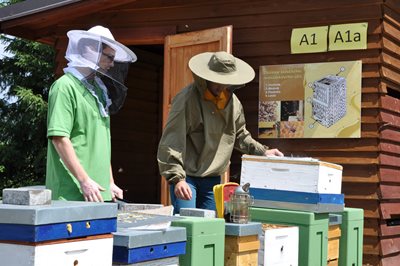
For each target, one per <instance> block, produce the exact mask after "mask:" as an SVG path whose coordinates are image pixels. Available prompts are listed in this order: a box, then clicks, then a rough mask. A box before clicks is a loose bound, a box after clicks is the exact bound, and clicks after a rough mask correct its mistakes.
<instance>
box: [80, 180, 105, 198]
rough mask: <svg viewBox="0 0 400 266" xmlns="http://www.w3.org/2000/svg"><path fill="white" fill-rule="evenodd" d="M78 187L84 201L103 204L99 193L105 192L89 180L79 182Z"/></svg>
mask: <svg viewBox="0 0 400 266" xmlns="http://www.w3.org/2000/svg"><path fill="white" fill-rule="evenodd" d="M80 186H81V190H82V193H83V198H84V199H85V201H94V202H103V197H102V196H101V194H100V191H105V189H104V188H103V187H101V186H100V185H99V184H97V183H96V182H95V181H93V180H92V179H91V178H87V179H85V180H84V181H82V182H80Z"/></svg>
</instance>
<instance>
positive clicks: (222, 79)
mask: <svg viewBox="0 0 400 266" xmlns="http://www.w3.org/2000/svg"><path fill="white" fill-rule="evenodd" d="M213 54H214V53H211V52H206V53H201V54H198V55H195V56H193V57H192V58H191V59H190V60H189V68H190V70H191V71H192V72H193V73H194V74H196V75H197V76H199V77H201V78H203V79H205V80H208V81H212V82H215V83H219V84H226V85H241V84H245V83H248V82H250V81H252V80H253V79H254V77H255V72H254V70H253V68H252V67H251V66H250V65H249V64H247V63H246V62H244V61H243V60H241V59H239V58H237V57H235V62H236V71H235V72H231V73H221V72H215V71H212V70H210V68H209V67H208V62H209V61H210V58H211V56H212V55H213Z"/></svg>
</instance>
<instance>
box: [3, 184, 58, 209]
mask: <svg viewBox="0 0 400 266" xmlns="http://www.w3.org/2000/svg"><path fill="white" fill-rule="evenodd" d="M3 204H12V205H29V206H32V205H49V204H51V190H50V189H43V188H33V187H30V188H28V187H22V188H5V189H3Z"/></svg>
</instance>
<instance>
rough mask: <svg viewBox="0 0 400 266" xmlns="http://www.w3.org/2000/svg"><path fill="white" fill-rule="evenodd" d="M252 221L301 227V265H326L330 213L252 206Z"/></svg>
mask: <svg viewBox="0 0 400 266" xmlns="http://www.w3.org/2000/svg"><path fill="white" fill-rule="evenodd" d="M250 213H251V219H252V221H257V222H262V223H268V224H282V225H293V226H298V227H299V266H310V265H313V266H318V265H320V266H322V265H323V266H326V261H327V253H328V224H329V215H328V213H313V212H302V211H291V210H280V209H267V208H250Z"/></svg>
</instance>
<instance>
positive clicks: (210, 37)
mask: <svg viewBox="0 0 400 266" xmlns="http://www.w3.org/2000/svg"><path fill="white" fill-rule="evenodd" d="M216 51H227V52H230V53H231V52H232V26H225V27H221V28H215V29H207V30H202V31H195V32H188V33H183V34H176V35H169V36H167V37H166V38H165V44H164V90H163V107H162V110H163V115H162V119H163V127H164V126H165V123H166V122H167V118H168V112H169V110H170V108H171V102H172V99H173V98H174V96H175V95H176V94H177V93H178V92H179V91H180V90H181V89H183V88H184V87H185V86H187V85H188V84H190V83H191V82H193V76H192V72H191V71H190V69H189V66H188V62H189V60H190V58H191V57H192V56H194V55H196V54H199V53H202V52H216ZM224 180H227V174H226V175H225V177H224ZM161 203H162V204H164V205H169V204H170V199H169V189H168V184H167V182H166V181H165V179H164V178H163V177H161Z"/></svg>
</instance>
